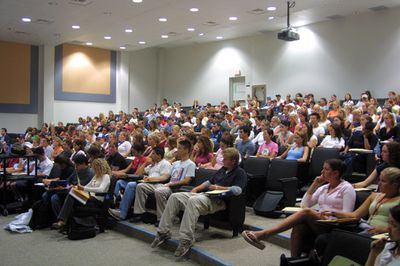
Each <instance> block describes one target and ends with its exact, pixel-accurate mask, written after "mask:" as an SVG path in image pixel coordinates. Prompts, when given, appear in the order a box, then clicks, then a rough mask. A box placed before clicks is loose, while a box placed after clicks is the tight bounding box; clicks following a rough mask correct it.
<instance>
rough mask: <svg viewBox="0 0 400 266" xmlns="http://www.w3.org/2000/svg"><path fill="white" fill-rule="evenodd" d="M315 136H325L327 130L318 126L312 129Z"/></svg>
mask: <svg viewBox="0 0 400 266" xmlns="http://www.w3.org/2000/svg"><path fill="white" fill-rule="evenodd" d="M312 132H313V135H315V136H317V137H319V136H320V135H322V136H323V135H325V129H324V128H323V127H322V126H317V127H314V128H313V129H312Z"/></svg>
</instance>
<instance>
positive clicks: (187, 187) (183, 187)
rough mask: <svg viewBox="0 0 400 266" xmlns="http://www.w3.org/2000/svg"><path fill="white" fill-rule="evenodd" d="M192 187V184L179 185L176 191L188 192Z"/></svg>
mask: <svg viewBox="0 0 400 266" xmlns="http://www.w3.org/2000/svg"><path fill="white" fill-rule="evenodd" d="M193 188H194V186H181V187H179V189H178V192H190V191H192V189H193Z"/></svg>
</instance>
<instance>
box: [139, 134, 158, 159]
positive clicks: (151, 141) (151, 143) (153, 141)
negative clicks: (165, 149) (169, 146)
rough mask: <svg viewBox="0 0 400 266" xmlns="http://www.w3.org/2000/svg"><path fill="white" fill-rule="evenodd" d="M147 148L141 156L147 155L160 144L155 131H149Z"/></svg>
mask: <svg viewBox="0 0 400 266" xmlns="http://www.w3.org/2000/svg"><path fill="white" fill-rule="evenodd" d="M147 145H148V146H147V148H146V149H145V150H144V152H143V156H149V155H150V153H151V151H152V150H153V149H154V148H156V147H158V145H160V138H159V137H158V133H157V132H153V133H150V134H149V135H148V136H147Z"/></svg>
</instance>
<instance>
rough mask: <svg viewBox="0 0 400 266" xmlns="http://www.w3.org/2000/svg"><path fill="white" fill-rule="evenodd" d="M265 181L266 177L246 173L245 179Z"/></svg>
mask: <svg viewBox="0 0 400 266" xmlns="http://www.w3.org/2000/svg"><path fill="white" fill-rule="evenodd" d="M263 178H264V179H265V178H267V176H266V175H255V174H249V173H247V179H263Z"/></svg>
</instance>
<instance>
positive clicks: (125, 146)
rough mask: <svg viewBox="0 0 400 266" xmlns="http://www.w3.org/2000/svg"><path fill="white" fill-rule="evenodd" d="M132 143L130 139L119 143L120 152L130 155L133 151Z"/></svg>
mask: <svg viewBox="0 0 400 266" xmlns="http://www.w3.org/2000/svg"><path fill="white" fill-rule="evenodd" d="M131 147H132V144H131V143H130V142H129V141H124V142H122V143H121V144H119V145H118V152H119V153H120V154H121V155H126V156H127V155H128V154H129V153H130V152H131Z"/></svg>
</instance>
